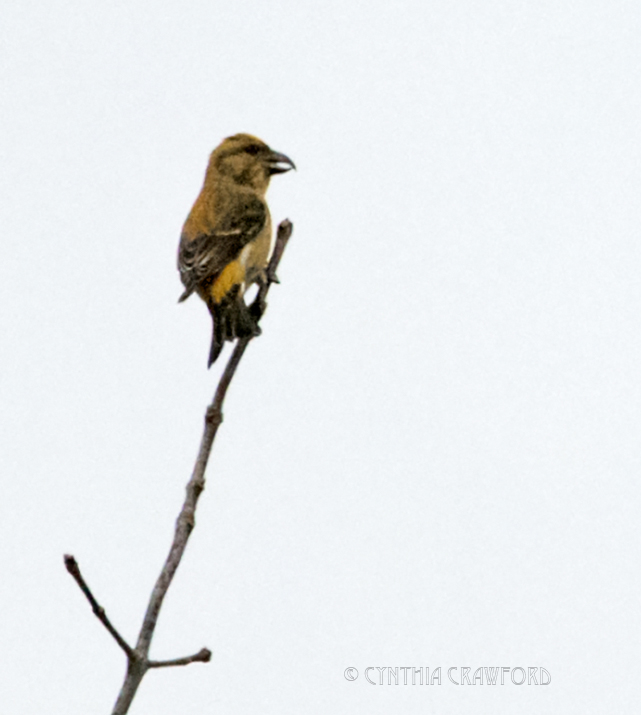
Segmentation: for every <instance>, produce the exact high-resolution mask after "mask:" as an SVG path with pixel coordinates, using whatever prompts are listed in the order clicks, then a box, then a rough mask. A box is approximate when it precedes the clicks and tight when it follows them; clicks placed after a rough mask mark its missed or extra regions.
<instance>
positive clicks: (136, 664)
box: [112, 220, 293, 715]
mask: <svg viewBox="0 0 641 715" xmlns="http://www.w3.org/2000/svg"><path fill="white" fill-rule="evenodd" d="M292 230H293V226H292V224H291V222H290V221H288V220H285V221H283V222H282V223H281V224H280V226H279V227H278V232H277V234H276V244H275V246H274V252H273V254H272V258H271V260H270V262H269V266H268V267H267V280H266V281H264V282H263V283H262V285H261V286H260V288H259V291H258V295H257V297H256V301H255V303H256V304H257V306H260V310H259V315H258V317H260V315H262V312H263V310H264V308H265V305H266V304H265V298H266V296H267V293H268V291H269V288H270V287H271V284H272V283H275V282H277V278H276V269H277V268H278V264H279V262H280V259H281V257H282V255H283V251H284V250H285V246H286V245H287V241H288V240H289V237H290V236H291V234H292ZM252 339H253V338H251V337H250V338H244V339H242V340H239V341H238V342H237V343H236V346H235V348H234V351H233V352H232V354H231V357H230V358H229V362H228V363H227V366H226V367H225V371H224V372H223V374H222V377H221V378H220V381H219V383H218V387H217V388H216V392H215V394H214V398H213V400H212V402H211V404H210V405H209V406H208V407H207V411H206V413H205V429H204V432H203V436H202V439H201V442H200V449H199V450H198V457H197V458H196V464H195V465H194V470H193V472H192V475H191V479H190V480H189V482H188V484H187V488H186V491H187V493H186V496H185V501H184V503H183V506H182V509H181V511H180V514H179V515H178V519H177V520H176V529H175V533H174V540H173V543H172V545H171V548H170V549H169V554H168V556H167V559H166V560H165V564H164V566H163V568H162V571H161V572H160V576H159V577H158V580H157V581H156V585H155V586H154V588H153V591H152V592H151V598H150V599H149V605H148V606H147V612H146V614H145V618H144V620H143V623H142V627H141V629H140V634H139V636H138V642H137V643H136V648H135V650H134V651H132V652H131V655H129V667H128V668H127V675H126V677H125V681H124V683H123V685H122V688H121V690H120V694H119V696H118V700H117V701H116V704H115V706H114V710H113V713H112V715H125V713H127V711H128V710H129V706H130V705H131V702H132V701H133V699H134V696H135V694H136V691H137V690H138V687H139V685H140V683H141V681H142V679H143V677H144V676H145V673H146V672H147V670H148V669H149V668H163V667H170V666H175V665H188V664H189V663H195V662H207V661H209V659H210V658H211V652H210V651H209V650H207V649H206V648H203V650H201V651H200V653H197V654H196V655H195V656H190V657H188V658H178V659H176V660H167V661H150V660H149V658H148V654H149V647H150V645H151V639H152V638H153V635H154V631H155V629H156V623H157V621H158V615H159V613H160V608H161V606H162V603H163V600H164V598H165V595H166V594H167V590H168V589H169V586H170V584H171V581H172V579H173V577H174V575H175V573H176V570H177V568H178V565H179V564H180V560H181V559H182V556H183V553H184V552H185V548H186V547H187V541H188V540H189V536H190V535H191V532H192V531H193V528H194V526H195V524H196V506H197V504H198V499H199V497H200V495H201V494H202V491H203V489H204V488H205V470H206V468H207V462H208V461H209V455H210V453H211V448H212V445H213V443H214V438H215V437H216V433H217V432H218V428H219V427H220V425H221V423H222V421H223V412H222V409H223V402H224V400H225V395H226V394H227V390H228V388H229V385H230V384H231V381H232V379H233V377H234V374H235V373H236V369H237V367H238V365H239V363H240V360H241V358H242V356H243V353H244V352H245V349H246V348H247V345H248V344H249V341H250V340H252Z"/></svg>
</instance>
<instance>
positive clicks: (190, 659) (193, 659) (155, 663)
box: [147, 648, 211, 668]
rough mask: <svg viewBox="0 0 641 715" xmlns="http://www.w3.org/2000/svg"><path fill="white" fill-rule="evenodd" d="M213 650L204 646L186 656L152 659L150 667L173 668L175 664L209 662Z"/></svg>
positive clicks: (149, 663)
mask: <svg viewBox="0 0 641 715" xmlns="http://www.w3.org/2000/svg"><path fill="white" fill-rule="evenodd" d="M210 660H211V651H210V650H209V649H208V648H203V649H202V650H200V651H198V653H196V654H195V655H188V656H187V657H186V658H174V659H173V660H150V661H149V662H148V664H147V665H148V666H149V668H171V667H173V666H175V665H189V664H190V663H209V661H210Z"/></svg>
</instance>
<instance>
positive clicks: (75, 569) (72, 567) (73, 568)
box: [64, 554, 134, 659]
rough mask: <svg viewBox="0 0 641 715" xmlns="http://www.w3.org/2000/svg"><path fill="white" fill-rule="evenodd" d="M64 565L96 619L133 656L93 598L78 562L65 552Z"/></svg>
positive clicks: (130, 656)
mask: <svg viewBox="0 0 641 715" xmlns="http://www.w3.org/2000/svg"><path fill="white" fill-rule="evenodd" d="M64 558H65V566H66V567H67V571H69V573H70V574H71V575H72V576H73V577H74V579H75V580H76V583H77V584H78V586H80V590H81V591H82V592H83V593H84V594H85V596H86V597H87V600H88V601H89V603H90V604H91V608H92V610H93V612H94V615H95V616H96V617H97V618H98V620H99V621H100V622H101V623H102V625H103V626H104V627H105V628H106V629H107V630H108V631H109V633H111V635H112V636H113V638H114V640H115V641H116V643H117V644H118V645H119V646H120V647H121V648H122V649H123V650H124V651H125V653H126V654H127V658H129V659H131V658H133V657H134V652H133V649H132V648H131V646H130V645H129V644H128V643H127V641H126V640H125V639H124V638H123V637H122V636H121V635H120V633H118V631H117V630H116V629H115V628H114V626H113V625H112V623H111V621H110V620H109V619H108V618H107V614H106V613H105V609H104V608H103V607H102V606H101V605H100V604H99V603H98V601H96V599H95V598H94V595H93V593H91V590H90V588H89V586H87V582H86V581H85V580H84V578H83V577H82V574H81V573H80V567H79V566H78V562H77V561H76V559H75V558H74V557H73V556H71V554H65V557H64Z"/></svg>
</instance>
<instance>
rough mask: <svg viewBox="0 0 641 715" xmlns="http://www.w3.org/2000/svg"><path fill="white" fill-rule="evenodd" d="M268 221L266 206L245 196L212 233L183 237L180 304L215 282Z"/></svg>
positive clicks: (255, 198)
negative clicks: (205, 285) (207, 283)
mask: <svg viewBox="0 0 641 715" xmlns="http://www.w3.org/2000/svg"><path fill="white" fill-rule="evenodd" d="M266 218H267V209H266V207H265V204H264V203H263V202H262V201H261V200H260V199H259V198H258V197H257V196H245V195H241V196H239V197H238V198H237V199H236V200H235V201H234V206H233V207H231V210H230V211H226V212H225V217H224V219H223V220H222V221H221V222H220V224H219V225H217V226H216V228H215V229H214V231H213V232H212V233H209V234H200V235H198V236H196V237H195V238H194V239H192V240H191V241H189V240H187V238H186V237H185V236H183V237H182V238H181V240H180V247H179V249H178V270H179V271H180V280H181V281H182V283H183V285H184V286H185V291H184V293H183V294H182V295H181V296H180V298H179V302H181V301H183V300H185V299H186V298H189V296H190V295H191V294H192V293H193V292H194V291H195V290H196V288H197V287H198V286H199V285H201V284H203V283H206V282H209V281H212V280H215V278H216V277H217V276H218V275H219V274H220V272H221V271H222V270H223V268H224V267H225V266H226V265H227V264H228V263H230V262H231V261H233V260H234V259H235V258H237V256H238V254H239V253H240V252H241V251H242V250H243V248H244V247H245V246H246V245H247V244H248V243H250V242H251V241H253V240H254V239H255V238H256V237H257V236H258V234H259V233H260V232H261V231H262V230H263V227H264V226H265V221H266Z"/></svg>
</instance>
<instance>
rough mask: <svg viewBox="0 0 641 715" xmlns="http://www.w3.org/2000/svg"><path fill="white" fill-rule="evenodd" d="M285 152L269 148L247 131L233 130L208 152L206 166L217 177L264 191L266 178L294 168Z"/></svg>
mask: <svg viewBox="0 0 641 715" xmlns="http://www.w3.org/2000/svg"><path fill="white" fill-rule="evenodd" d="M295 168H296V166H295V165H294V162H293V161H292V160H291V159H290V158H289V157H288V156H285V154H279V153H278V152H276V151H273V150H272V149H270V148H269V147H268V146H267V144H265V142H263V141H261V140H260V139H258V138H256V137H254V136H252V135H251V134H234V136H233V137H227V139H225V140H223V141H222V142H221V143H220V144H219V145H218V146H217V147H216V149H214V151H213V152H212V154H211V157H210V159H209V169H210V170H211V171H213V172H214V173H215V175H217V176H219V177H224V178H225V179H228V180H231V181H233V182H234V183H235V184H239V185H241V186H248V187H251V188H253V189H255V190H256V191H259V192H261V193H264V192H265V191H266V190H267V187H268V185H269V179H270V178H271V177H272V176H273V175H274V174H282V173H284V172H286V171H289V170H290V169H295Z"/></svg>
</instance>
